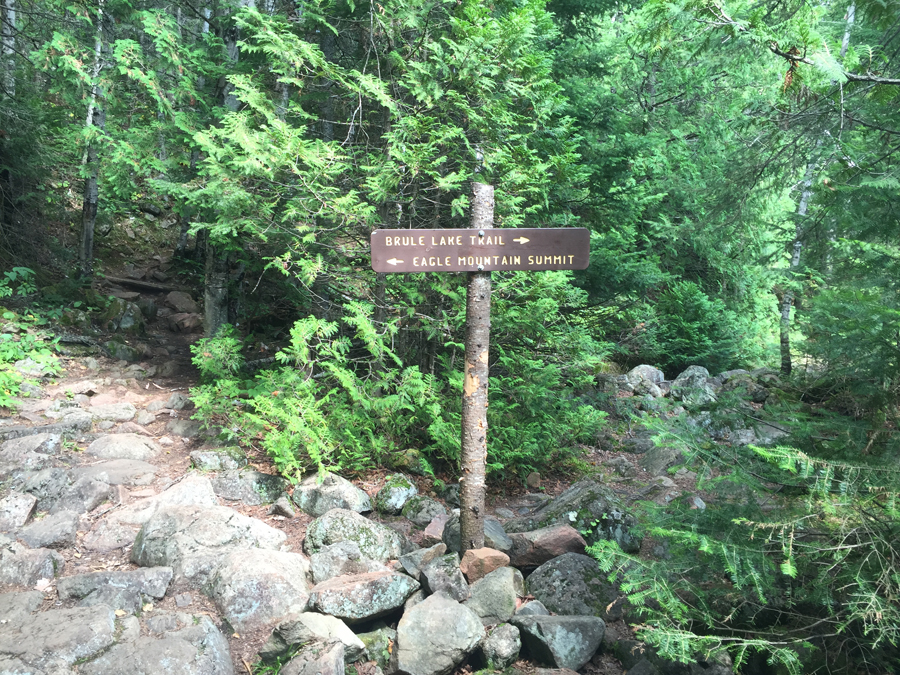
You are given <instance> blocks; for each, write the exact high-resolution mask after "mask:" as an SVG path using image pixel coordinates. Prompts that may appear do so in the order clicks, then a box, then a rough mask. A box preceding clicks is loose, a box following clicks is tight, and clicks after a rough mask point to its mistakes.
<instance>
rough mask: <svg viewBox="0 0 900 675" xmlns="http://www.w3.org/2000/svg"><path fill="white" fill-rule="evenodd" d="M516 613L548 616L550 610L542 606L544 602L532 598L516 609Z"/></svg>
mask: <svg viewBox="0 0 900 675" xmlns="http://www.w3.org/2000/svg"><path fill="white" fill-rule="evenodd" d="M516 614H518V615H521V616H550V610H549V609H547V608H546V607H544V603H543V602H541V601H540V600H532V601H531V602H526V603H525V604H524V605H522V606H521V607H519V609H517V610H516Z"/></svg>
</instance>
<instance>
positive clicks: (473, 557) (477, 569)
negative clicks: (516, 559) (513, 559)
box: [459, 547, 509, 584]
mask: <svg viewBox="0 0 900 675" xmlns="http://www.w3.org/2000/svg"><path fill="white" fill-rule="evenodd" d="M507 565H509V556H508V555H506V554H505V553H504V552H503V551H498V550H496V549H493V548H487V547H484V548H473V549H469V550H468V551H466V552H465V553H464V554H463V557H462V560H461V561H460V563H459V569H460V570H461V571H462V573H463V574H464V575H465V576H466V579H467V580H468V582H469V583H470V584H473V583H475V582H476V581H478V580H479V579H483V578H484V577H485V576H487V575H488V574H490V573H491V572H493V571H494V570H496V569H500V568H501V567H506V566H507Z"/></svg>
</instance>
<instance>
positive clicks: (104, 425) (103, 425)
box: [97, 420, 116, 431]
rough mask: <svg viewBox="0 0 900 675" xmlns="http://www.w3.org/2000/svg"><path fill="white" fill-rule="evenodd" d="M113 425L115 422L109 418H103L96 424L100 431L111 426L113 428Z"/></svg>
mask: <svg viewBox="0 0 900 675" xmlns="http://www.w3.org/2000/svg"><path fill="white" fill-rule="evenodd" d="M115 426H116V423H115V422H111V421H110V420H103V421H102V422H100V423H98V424H97V428H98V429H99V430H100V431H111V430H112V429H113V428H115Z"/></svg>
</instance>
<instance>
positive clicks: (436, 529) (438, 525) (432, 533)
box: [422, 513, 450, 546]
mask: <svg viewBox="0 0 900 675" xmlns="http://www.w3.org/2000/svg"><path fill="white" fill-rule="evenodd" d="M449 520H450V514H447V513H444V514H441V515H437V516H435V517H434V518H432V519H431V522H430V523H428V526H427V527H426V528H425V531H424V532H423V533H422V545H423V546H434V545H435V544H440V543H443V536H444V528H445V527H446V526H447V522H448V521H449Z"/></svg>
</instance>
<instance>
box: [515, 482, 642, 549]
mask: <svg viewBox="0 0 900 675" xmlns="http://www.w3.org/2000/svg"><path fill="white" fill-rule="evenodd" d="M634 524H635V520H634V517H633V516H631V515H630V514H628V513H627V512H626V511H625V505H624V503H623V502H622V500H621V499H620V498H619V497H617V496H616V494H615V493H614V492H613V491H612V489H611V488H609V487H608V486H606V485H604V484H602V483H600V482H598V481H596V480H594V479H591V478H585V479H584V480H580V481H578V482H577V483H575V484H574V485H573V486H572V487H570V488H569V489H568V490H566V491H565V492H563V493H562V494H561V495H559V497H557V498H556V499H554V500H552V501H549V502H547V503H545V504H544V505H543V506H541V507H539V508H538V509H536V510H535V511H534V512H533V513H529V514H527V515H525V516H522V517H519V518H515V519H513V520H510V521H507V522H506V523H505V527H506V531H507V532H530V531H532V530H537V529H540V528H543V527H549V526H551V525H570V526H572V527H573V528H575V529H576V530H578V531H579V532H588V533H589V534H588V535H587V536H586V537H585V538H586V539H587V542H588V543H589V544H592V543H594V542H595V541H597V540H598V539H610V540H612V541H615V542H616V543H618V544H619V546H621V547H622V550H624V551H626V552H630V553H636V552H637V551H638V550H640V542H639V541H638V540H636V539H635V538H634V537H633V536H632V534H631V528H632V527H633V526H634Z"/></svg>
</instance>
